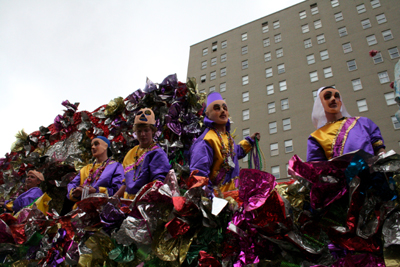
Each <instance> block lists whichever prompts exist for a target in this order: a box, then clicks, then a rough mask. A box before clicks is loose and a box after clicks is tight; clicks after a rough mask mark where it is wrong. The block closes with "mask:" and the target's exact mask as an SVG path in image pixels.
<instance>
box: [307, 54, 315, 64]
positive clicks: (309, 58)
mask: <svg viewBox="0 0 400 267" xmlns="http://www.w3.org/2000/svg"><path fill="white" fill-rule="evenodd" d="M314 63H315V57H314V54H311V55H308V56H307V64H308V65H311V64H314Z"/></svg>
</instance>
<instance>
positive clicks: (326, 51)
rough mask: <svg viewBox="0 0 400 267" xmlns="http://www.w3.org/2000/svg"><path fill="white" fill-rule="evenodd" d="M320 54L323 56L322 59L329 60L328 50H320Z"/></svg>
mask: <svg viewBox="0 0 400 267" xmlns="http://www.w3.org/2000/svg"><path fill="white" fill-rule="evenodd" d="M319 55H320V56H321V60H327V59H328V58H329V54H328V50H322V51H321V52H319Z"/></svg>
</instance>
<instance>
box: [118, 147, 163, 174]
mask: <svg viewBox="0 0 400 267" xmlns="http://www.w3.org/2000/svg"><path fill="white" fill-rule="evenodd" d="M157 148H159V147H158V146H157V145H156V144H155V143H153V144H151V145H150V146H149V147H148V148H145V149H144V152H143V154H142V155H141V156H140V157H139V156H138V152H139V149H140V147H138V148H137V150H136V153H135V162H134V163H132V164H131V165H129V166H127V167H126V168H125V169H124V172H125V173H127V172H130V171H131V170H136V169H137V167H138V166H139V165H140V164H141V163H142V161H143V160H144V158H145V156H146V154H147V153H148V152H150V151H153V150H155V149H157ZM139 173H140V172H139Z"/></svg>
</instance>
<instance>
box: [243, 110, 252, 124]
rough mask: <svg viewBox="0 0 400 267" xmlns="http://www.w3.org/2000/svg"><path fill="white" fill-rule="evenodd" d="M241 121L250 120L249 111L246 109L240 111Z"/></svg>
mask: <svg viewBox="0 0 400 267" xmlns="http://www.w3.org/2000/svg"><path fill="white" fill-rule="evenodd" d="M242 115H243V120H244V121H247V120H249V119H250V110H248V109H246V110H243V111H242Z"/></svg>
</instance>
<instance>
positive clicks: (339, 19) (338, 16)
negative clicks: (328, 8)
mask: <svg viewBox="0 0 400 267" xmlns="http://www.w3.org/2000/svg"><path fill="white" fill-rule="evenodd" d="M335 20H336V22H338V21H341V20H343V14H342V12H338V13H336V14H335Z"/></svg>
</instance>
